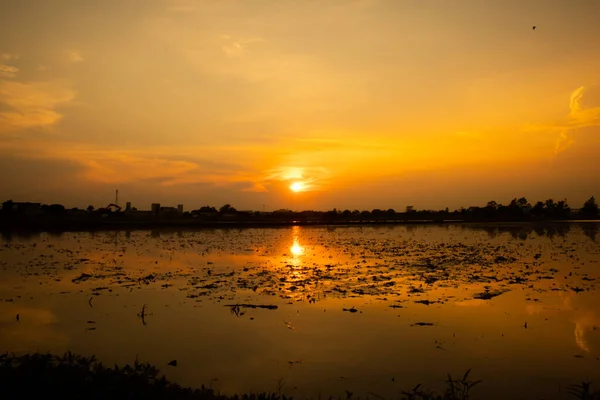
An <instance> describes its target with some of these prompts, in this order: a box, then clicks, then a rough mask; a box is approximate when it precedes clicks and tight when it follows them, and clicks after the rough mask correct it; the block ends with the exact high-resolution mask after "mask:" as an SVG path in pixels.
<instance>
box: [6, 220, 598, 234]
mask: <svg viewBox="0 0 600 400" xmlns="http://www.w3.org/2000/svg"><path fill="white" fill-rule="evenodd" d="M569 224H574V225H582V224H598V225H600V220H537V221H535V220H533V221H532V220H529V221H508V220H507V221H498V220H481V221H472V220H471V221H470V220H368V221H360V220H356V221H301V220H283V221H252V220H239V221H197V220H190V219H173V220H151V221H148V220H146V221H132V220H122V221H119V220H104V221H102V220H100V221H77V220H75V221H64V220H63V221H52V220H47V221H31V220H29V221H16V220H13V221H0V232H3V233H18V232H86V231H115V230H116V231H138V230H161V229H178V228H180V229H186V230H190V229H191V230H204V229H256V228H288V227H293V226H301V227H328V226H329V227H352V226H365V227H374V226H408V225H411V226H414V225H437V226H442V225H469V226H477V225H487V226H492V227H494V226H495V227H520V226H547V225H569Z"/></svg>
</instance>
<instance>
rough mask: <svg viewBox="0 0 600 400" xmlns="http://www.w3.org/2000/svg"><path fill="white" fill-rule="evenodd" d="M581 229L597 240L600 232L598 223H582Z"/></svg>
mask: <svg viewBox="0 0 600 400" xmlns="http://www.w3.org/2000/svg"><path fill="white" fill-rule="evenodd" d="M581 229H582V230H583V233H584V234H585V236H587V237H589V238H590V239H591V240H592V241H593V242H595V241H596V235H597V234H598V224H582V225H581Z"/></svg>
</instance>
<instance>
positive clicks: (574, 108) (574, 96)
mask: <svg viewBox="0 0 600 400" xmlns="http://www.w3.org/2000/svg"><path fill="white" fill-rule="evenodd" d="M584 89H585V88H584V87H583V86H580V87H578V88H577V89H575V90H574V91H573V93H571V104H570V108H571V115H575V114H577V113H578V112H579V111H580V110H581V104H580V103H581V98H582V97H583V92H584Z"/></svg>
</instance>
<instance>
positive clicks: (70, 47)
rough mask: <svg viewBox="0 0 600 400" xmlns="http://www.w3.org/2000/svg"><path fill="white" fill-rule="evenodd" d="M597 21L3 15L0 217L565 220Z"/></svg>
mask: <svg viewBox="0 0 600 400" xmlns="http://www.w3.org/2000/svg"><path fill="white" fill-rule="evenodd" d="M599 15H600V1H584V2H577V4H575V3H573V4H571V2H567V1H558V0H557V1H554V0H518V1H517V0H503V1H494V2H492V1H489V2H488V1H479V0H472V1H466V0H457V1H452V2H450V1H447V0H431V1H421V0H321V1H317V0H303V1H297V0H252V1H248V0H219V1H216V0H215V1H209V0H202V1H201V0H146V1H134V0H104V1H85V2H84V1H77V0H54V1H47V0H4V1H2V2H0V167H1V168H2V170H3V171H4V172H3V173H2V174H1V175H0V201H4V200H7V199H9V198H12V199H13V200H15V201H39V202H44V203H51V202H58V203H63V204H65V205H67V206H78V207H86V206H87V205H88V204H94V205H96V206H104V205H106V204H108V203H109V202H111V201H113V199H114V190H115V189H119V192H120V198H121V200H122V201H127V200H129V201H132V202H133V204H134V205H135V206H137V207H138V208H140V209H149V207H150V203H152V202H161V203H163V204H167V205H169V204H170V205H174V204H177V203H183V204H184V206H185V209H187V210H190V209H195V208H198V207H200V206H202V205H206V204H209V205H214V206H217V207H218V206H220V205H222V204H224V203H231V204H233V205H234V206H235V207H237V208H238V209H262V207H263V204H264V205H265V206H266V208H267V209H277V208H294V209H307V208H313V209H330V208H333V207H337V208H342V209H344V208H360V209H363V208H366V209H372V208H390V207H391V208H396V209H398V210H401V209H403V208H404V207H405V206H406V205H414V206H416V207H417V208H443V207H446V206H448V207H450V208H458V207H461V206H470V205H477V204H485V203H486V202H487V201H488V200H492V199H493V200H496V201H498V202H500V203H507V202H509V201H510V199H512V198H513V197H518V196H526V197H528V198H529V199H530V200H532V201H533V200H543V199H546V198H554V199H556V200H558V199H564V198H567V199H568V201H569V203H570V204H571V205H572V206H573V207H579V206H581V204H582V203H583V202H584V201H585V200H587V199H588V198H589V197H590V196H592V195H600V193H598V188H599V187H600V161H598V156H599V155H600V154H599V153H600V45H598V38H600V24H598V23H597V22H598V21H597V19H598V16H599ZM533 25H536V26H537V28H536V30H532V26H533ZM292 181H301V182H303V183H304V185H305V188H306V190H305V191H303V192H300V193H296V194H293V193H292V192H291V191H290V190H289V189H288V186H289V184H290V183H291V182H292Z"/></svg>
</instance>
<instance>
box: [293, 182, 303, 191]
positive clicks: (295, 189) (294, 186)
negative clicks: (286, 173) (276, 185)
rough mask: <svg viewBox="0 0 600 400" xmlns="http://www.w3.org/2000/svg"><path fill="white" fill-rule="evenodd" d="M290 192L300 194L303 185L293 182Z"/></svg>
mask: <svg viewBox="0 0 600 400" xmlns="http://www.w3.org/2000/svg"><path fill="white" fill-rule="evenodd" d="M290 190H291V191H292V192H301V191H302V190H304V184H303V183H302V182H294V183H292V184H291V185H290Z"/></svg>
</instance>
